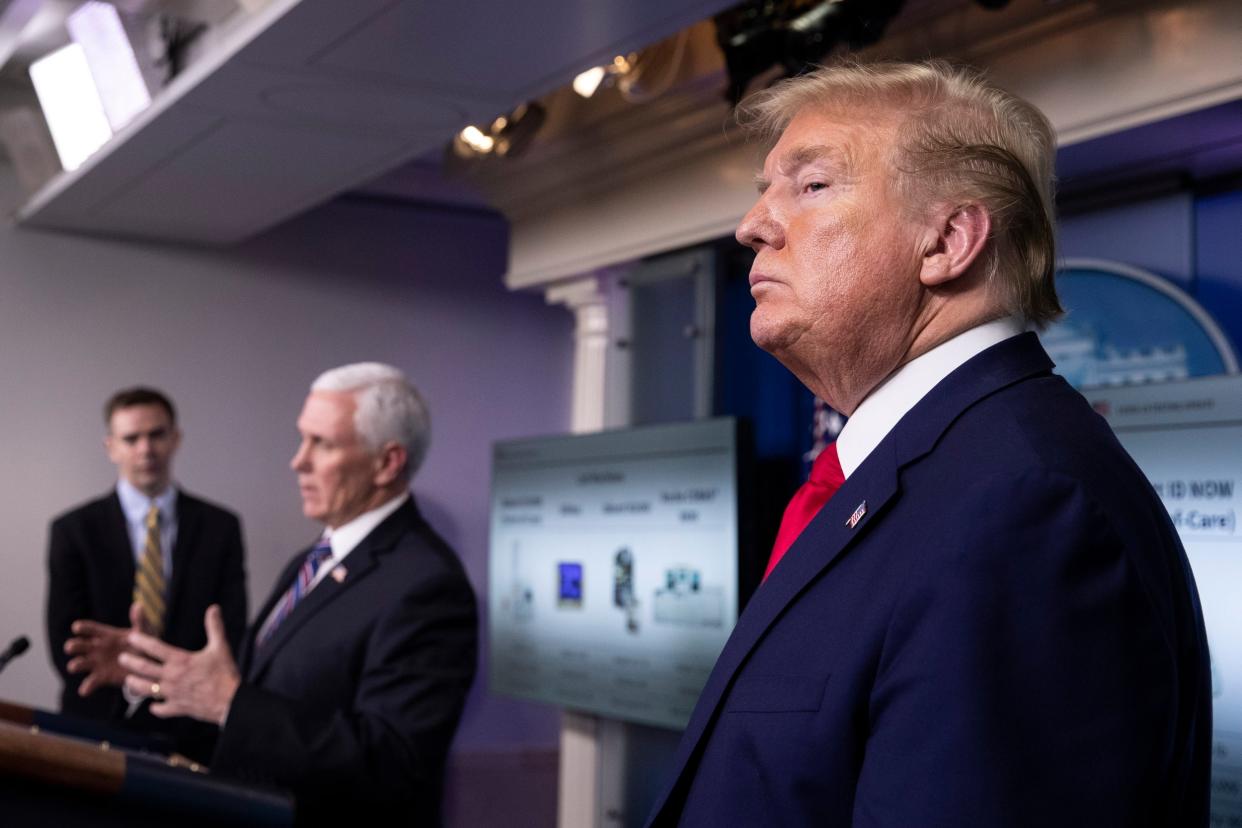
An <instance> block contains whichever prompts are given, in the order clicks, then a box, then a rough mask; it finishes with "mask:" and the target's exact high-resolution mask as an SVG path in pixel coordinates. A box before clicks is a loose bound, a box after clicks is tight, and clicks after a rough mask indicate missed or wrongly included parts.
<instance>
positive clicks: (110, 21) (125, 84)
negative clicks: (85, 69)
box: [65, 0, 151, 132]
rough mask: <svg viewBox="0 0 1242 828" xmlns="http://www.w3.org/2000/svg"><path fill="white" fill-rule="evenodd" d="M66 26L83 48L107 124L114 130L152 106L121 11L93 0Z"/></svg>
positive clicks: (83, 6) (74, 15)
mask: <svg viewBox="0 0 1242 828" xmlns="http://www.w3.org/2000/svg"><path fill="white" fill-rule="evenodd" d="M65 27H66V28H67V29H68V30H69V36H70V37H71V38H72V39H73V42H74V43H76V44H78V45H79V46H81V47H82V53H83V55H84V56H85V57H86V63H87V66H89V67H90V73H91V77H92V78H94V81H95V88H96V89H97V90H98V93H99V99H100V101H102V103H103V108H104V113H105V114H106V115H107V116H108V123H109V124H110V125H111V126H112V130H113V131H114V132H115V131H116V130H119V129H121V128H122V127H124V126H125V125H126V124H128V123H129V122H130V121H132V120H133V119H134V117H135V116H136V115H137V114H138V113H139V112H142V110H144V109H146V108H147V107H148V106H150V105H151V92H150V88H149V87H148V82H147V78H145V77H144V76H143V72H142V69H141V68H140V66H139V64H138V56H137V54H135V52H134V47H133V45H132V44H131V43H130V39H129V34H128V32H126V30H125V24H124V23H123V22H122V20H121V15H120V13H119V12H118V11H117V10H116V7H115V6H113V5H111V4H110V3H100V2H96V1H95V0H92V2H88V3H83V4H82V5H81V6H80V7H79V8H78V9H77V10H76V11H74V12H73V14H71V15H69V17H68V18H67V19H66V20H65Z"/></svg>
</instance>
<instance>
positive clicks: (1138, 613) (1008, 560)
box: [649, 334, 1211, 828]
mask: <svg viewBox="0 0 1242 828" xmlns="http://www.w3.org/2000/svg"><path fill="white" fill-rule="evenodd" d="M1051 368H1052V363H1051V361H1050V360H1049V359H1048V356H1047V354H1045V353H1044V351H1043V349H1042V348H1041V347H1040V346H1039V343H1038V340H1037V339H1036V337H1035V336H1034V334H1024V335H1022V336H1019V337H1015V338H1014V339H1010V340H1007V341H1005V342H1002V343H1000V344H998V345H996V346H994V347H992V348H989V349H988V350H986V351H984V352H983V353H981V354H979V355H977V356H976V357H975V358H973V359H971V360H970V361H968V362H967V363H966V364H964V365H963V366H961V367H960V368H959V369H957V370H956V371H955V372H953V373H952V374H951V375H950V376H949V377H947V378H946V379H945V380H944V381H942V382H941V383H940V384H939V385H937V386H936V388H934V389H933V390H932V391H931V392H930V393H929V394H928V395H927V396H926V397H925V398H924V399H923V400H921V401H920V402H919V403H918V404H917V405H916V406H915V407H914V408H913V409H912V410H911V411H910V412H909V413H908V414H907V415H906V416H905V417H904V418H903V419H902V420H901V422H900V423H899V424H898V425H897V426H896V427H895V428H894V430H893V431H892V432H891V433H890V434H889V435H888V436H887V437H886V438H885V439H884V440H883V441H882V442H881V443H880V444H879V446H877V447H876V449H875V450H874V451H873V452H872V453H871V455H870V456H868V457H867V459H866V460H865V461H864V462H863V464H862V465H861V466H860V467H859V468H858V469H857V470H856V471H855V472H854V474H852V475H851V476H850V477H849V479H848V480H847V481H846V482H845V484H844V485H843V486H842V487H841V489H840V490H839V491H838V492H837V493H836V495H835V496H834V497H833V499H832V500H831V501H829V503H828V504H827V505H826V506H825V507H824V508H823V510H821V512H820V513H819V514H818V515H817V516H816V518H815V519H814V520H813V521H812V522H811V524H810V525H809V526H808V527H807V529H806V530H805V531H804V532H803V533H802V535H801V536H800V537H799V538H798V540H797V541H796V542H795V543H794V544H793V546H792V547H791V548H790V550H789V551H788V553H787V554H786V556H785V558H784V559H783V560H782V561H781V563H780V565H779V566H777V567H776V569H775V570H774V572H773V573H772V575H771V577H769V578H768V580H767V582H766V583H764V584H763V585H762V586H761V587H760V588H759V589H758V591H757V592H756V593H755V595H754V597H753V598H752V599H751V601H750V603H749V605H748V606H747V607H746V610H745V612H744V613H743V614H742V616H741V618H740V619H739V621H738V625H737V627H736V629H735V630H734V631H733V634H732V636H731V637H730V639H729V641H728V643H727V644H726V645H725V648H724V650H723V652H722V653H721V655H720V658H719V661H718V662H717V664H716V666H715V669H714V670H713V672H712V675H711V677H710V679H709V680H708V683H707V686H706V688H705V689H704V691H703V694H702V696H701V697H700V699H699V702H698V705H697V707H696V708H695V710H694V713H693V715H692V716H691V719H690V723H689V725H688V726H687V729H686V732H685V734H684V737H683V740H682V743H681V746H680V748H679V751H678V754H677V758H676V760H675V767H676V774H675V776H674V777H673V779H672V781H671V783H670V785H669V787H668V789H667V790H666V791H665V792H664V794H663V795H662V797H661V799H660V800H659V801H658V803H657V805H656V808H655V809H654V811H653V813H652V816H651V819H650V823H649V824H651V825H655V826H667V825H675V824H680V825H688V826H700V825H701V826H721V825H747V826H752V825H781V826H803V825H807V826H809V825H816V826H860V827H861V826H867V827H868V828H870V826H892V827H893V828H907V827H908V826H919V828H932V826H945V827H946V828H962V827H963V826H1004V827H1005V828H1014V826H1052V825H1055V826H1058V828H1064V827H1065V826H1091V828H1100V826H1126V828H1132V826H1145V825H1153V826H1154V825H1159V826H1178V828H1184V827H1188V826H1203V825H1206V824H1207V811H1208V783H1209V771H1210V756H1209V749H1210V739H1211V697H1210V678H1209V668H1208V657H1207V643H1206V638H1205V635H1204V629H1203V620H1202V614H1201V612H1200V608H1199V600H1198V595H1197V592H1196V590H1195V586H1194V582H1193V579H1192V577H1191V574H1190V570H1189V566H1188V564H1187V561H1186V557H1185V553H1184V552H1183V550H1182V547H1181V544H1180V543H1179V541H1178V539H1177V536H1176V534H1175V532H1174V530H1173V528H1172V526H1171V524H1170V522H1169V519H1168V516H1167V514H1166V512H1165V510H1164V508H1163V506H1162V504H1161V502H1160V500H1159V499H1158V498H1157V496H1156V494H1155V493H1154V491H1153V490H1152V488H1151V486H1150V485H1149V483H1148V482H1147V480H1146V479H1145V478H1144V476H1143V474H1142V473H1141V472H1140V471H1139V469H1138V468H1137V467H1136V466H1135V465H1134V463H1133V462H1132V461H1131V459H1130V458H1129V456H1128V455H1127V454H1126V453H1125V451H1124V450H1123V449H1122V448H1121V446H1120V445H1119V444H1118V442H1117V441H1116V439H1115V437H1114V436H1113V434H1112V432H1111V431H1110V429H1109V427H1108V425H1107V424H1106V423H1105V422H1104V421H1103V419H1102V418H1100V417H1099V416H1097V415H1096V414H1095V413H1094V412H1093V411H1091V409H1090V407H1089V406H1088V405H1087V403H1086V401H1085V400H1084V399H1083V398H1082V396H1081V395H1079V394H1078V393H1077V392H1075V391H1074V390H1073V389H1072V388H1070V387H1069V386H1068V385H1067V384H1066V383H1065V382H1064V381H1063V380H1062V379H1061V378H1060V377H1058V376H1055V375H1053V374H1052V373H1051ZM855 516H859V517H858V519H857V520H856V521H855V520H852V517H855Z"/></svg>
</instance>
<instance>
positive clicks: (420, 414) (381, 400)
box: [311, 362, 431, 479]
mask: <svg viewBox="0 0 1242 828" xmlns="http://www.w3.org/2000/svg"><path fill="white" fill-rule="evenodd" d="M311 391H346V392H353V394H354V400H355V401H356V402H357V405H358V408H357V410H355V411H354V428H355V429H356V430H357V432H358V436H359V437H360V438H362V441H363V443H365V444H366V446H367V447H368V448H370V450H371V451H373V452H377V451H379V450H380V449H381V448H383V446H384V445H385V444H386V443H396V444H398V445H400V446H403V447H404V448H405V452H406V461H405V476H406V478H407V479H409V478H412V477H413V476H414V472H416V471H418V467H419V466H421V465H422V463H423V458H424V457H425V456H426V455H427V445H428V444H429V443H430V442H431V415H430V413H428V411H427V404H426V403H424V402H423V398H422V397H421V396H420V395H419V393H418V389H416V388H415V387H414V386H413V385H412V384H411V383H410V381H409V380H408V379H406V376H405V374H403V373H402V372H401V371H400V370H399V369H397V368H394V367H392V366H391V365H385V364H383V363H382V362H356V363H354V364H352V365H342V366H341V367H340V368H333V369H331V370H330V371H324V372H323V373H322V374H320V375H319V376H318V378H316V379H315V381H314V382H313V383H311Z"/></svg>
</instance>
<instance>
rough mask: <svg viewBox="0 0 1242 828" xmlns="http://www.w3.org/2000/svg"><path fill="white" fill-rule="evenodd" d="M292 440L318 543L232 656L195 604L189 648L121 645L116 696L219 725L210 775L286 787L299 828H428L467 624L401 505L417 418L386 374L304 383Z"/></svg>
mask: <svg viewBox="0 0 1242 828" xmlns="http://www.w3.org/2000/svg"><path fill="white" fill-rule="evenodd" d="M297 427H298V431H299V433H300V434H301V438H302V439H301V444H300V445H299V446H298V450H297V453H296V454H294V456H293V460H292V461H291V464H290V465H291V466H292V468H293V471H294V472H296V474H297V482H298V489H299V491H300V492H301V495H302V512H303V514H305V515H306V517H308V518H310V519H312V520H314V521H316V522H318V523H320V524H322V525H323V526H324V531H323V533H322V535H321V536H320V538H319V540H318V541H317V542H316V543H315V544H314V545H313V546H312V547H311V548H310V549H309V550H305V551H303V552H302V553H299V554H298V555H296V556H295V557H294V558H293V560H291V561H290V562H289V565H288V566H287V567H286V568H285V570H284V572H283V573H282V574H281V576H280V577H279V578H278V579H277V581H276V585H275V588H274V589H273V590H272V593H271V595H270V597H269V598H268V599H267V601H265V602H264V604H263V606H262V608H261V609H260V610H259V614H258V616H257V617H256V618H255V620H254V623H253V625H252V626H251V628H250V630H249V631H248V632H247V633H246V636H245V638H244V639H243V642H242V647H241V654H240V659H239V660H238V661H234V659H233V655H232V653H231V652H230V651H229V647H228V645H227V643H226V642H225V640H224V636H223V627H222V626H221V621H220V613H219V610H218V608H217V607H212V608H210V609H209V610H208V611H207V615H206V620H205V626H206V629H207V646H206V647H205V648H203V649H201V650H198V651H197V652H188V651H186V650H180V649H177V648H175V647H171V646H169V645H167V644H165V643H163V642H160V641H158V640H156V639H154V638H152V637H151V636H147V635H143V634H142V633H137V632H135V633H132V634H131V635H130V638H129V644H130V646H131V647H132V649H133V650H135V651H136V653H125V654H123V655H121V656H120V663H121V666H122V667H124V668H125V669H126V670H127V671H128V673H129V676H128V678H127V679H126V687H127V688H128V689H129V691H130V692H131V693H134V694H137V695H142V696H149V697H151V698H152V704H151V712H152V713H153V714H154V715H156V716H190V717H192V718H195V719H199V720H201V721H204V722H211V723H213V724H216V725H218V726H219V727H220V737H219V741H218V744H217V747H216V752H215V756H214V758H213V760H212V764H211V768H212V772H213V773H220V774H223V775H228V776H233V777H238V778H241V779H246V780H250V781H259V782H267V783H271V784H276V785H279V786H282V787H287V788H291V789H292V790H293V792H294V795H295V797H296V800H297V802H296V822H297V824H298V825H340V824H345V823H346V822H347V821H352V822H354V823H356V824H359V825H390V824H393V825H409V824H420V825H421V824H427V825H436V824H439V821H440V797H441V788H442V783H443V775H444V763H445V758H446V756H447V753H448V749H449V744H450V743H451V742H452V739H453V733H454V731H455V730H456V728H457V722H458V720H459V718H460V716H461V711H462V706H463V705H464V703H465V699H466V693H467V691H468V690H469V688H470V683H471V681H472V679H473V677H474V669H475V653H476V637H477V631H476V630H477V617H476V611H475V601H474V593H473V591H472V590H471V587H470V583H469V582H468V581H467V579H466V575H465V572H464V571H463V569H462V566H461V562H460V561H459V560H458V559H457V556H456V555H455V554H454V553H453V550H451V549H450V548H449V547H448V545H447V544H446V543H445V542H444V541H443V540H441V539H440V537H439V536H438V535H437V534H436V533H435V531H434V530H433V529H432V528H431V527H430V526H429V525H428V524H427V522H426V521H424V520H423V518H422V516H421V515H420V514H419V511H418V508H417V506H415V503H414V497H413V495H412V494H411V493H410V488H409V485H410V478H411V477H412V476H413V474H414V472H415V471H417V469H418V467H419V465H420V464H421V463H422V460H423V456H424V455H425V454H426V451H427V445H428V441H429V437H430V421H429V418H428V414H427V408H426V406H425V405H424V404H423V401H422V398H421V397H420V396H419V394H418V392H417V391H416V390H415V389H414V387H413V386H412V385H411V384H410V383H409V381H408V380H406V378H405V376H404V375H403V374H402V373H401V372H400V371H399V370H397V369H396V368H392V367H390V366H387V365H381V364H379V363H359V364H356V365H347V366H344V367H342V368H337V369H334V370H332V371H328V372H326V373H324V374H323V375H321V376H320V377H319V378H318V379H317V380H315V382H314V384H313V385H312V386H311V391H310V394H309V396H307V398H306V403H305V405H304V406H303V408H302V413H301V416H299V417H298V422H297Z"/></svg>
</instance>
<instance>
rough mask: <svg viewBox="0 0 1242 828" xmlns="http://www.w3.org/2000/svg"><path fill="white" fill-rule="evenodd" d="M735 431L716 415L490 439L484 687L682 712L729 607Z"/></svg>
mask: <svg viewBox="0 0 1242 828" xmlns="http://www.w3.org/2000/svg"><path fill="white" fill-rule="evenodd" d="M736 433H737V424H736V422H735V421H733V420H731V419H720V420H707V421H701V422H695V423H681V424H676V425H668V426H653V427H648V428H636V429H627V430H622V431H611V432H603V433H599V434H588V435H575V436H566V437H551V438H542V439H534V440H515V441H510V442H503V443H498V444H496V445H495V447H494V450H493V464H492V515H491V555H490V558H489V573H488V578H489V586H490V588H489V593H488V594H489V599H488V600H489V609H490V612H489V633H490V636H491V647H490V648H489V652H490V659H491V660H490V664H489V668H490V669H489V677H490V682H491V689H492V690H493V691H494V692H497V693H503V694H508V695H513V696H519V697H521V698H527V699H534V700H538V701H545V702H549V703H552V704H557V705H561V706H564V707H570V708H575V709H580V710H588V711H592V712H596V713H600V714H602V715H607V716H611V717H614V718H619V719H625V720H630V721H638V722H644V723H647V724H655V725H662V726H665V727H673V728H680V727H684V726H685V724H686V721H687V720H688V719H689V716H690V711H691V710H692V709H693V707H694V703H695V701H696V700H697V699H698V696H699V693H700V692H701V691H702V689H703V685H704V683H705V682H706V681H707V677H708V675H709V674H710V672H711V668H712V666H713V665H714V664H715V661H716V657H717V656H718V655H719V654H720V650H721V649H722V648H723V647H724V644H725V641H726V640H727V639H728V637H729V633H730V631H731V630H732V628H733V624H734V623H735V622H736V620H737V611H738V609H737V607H738V591H737V581H738V572H737V560H738V517H737V482H736V475H737V449H736ZM540 573H543V574H542V575H541V574H540Z"/></svg>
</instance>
